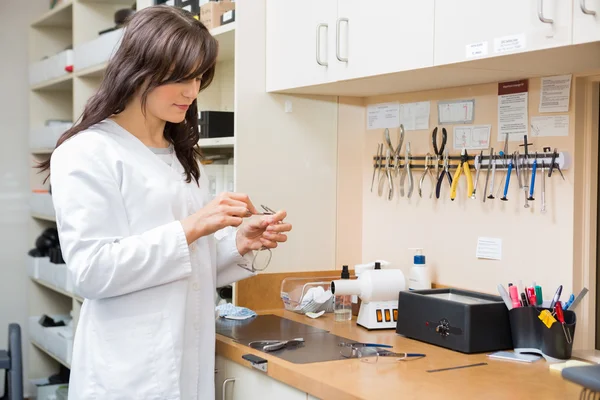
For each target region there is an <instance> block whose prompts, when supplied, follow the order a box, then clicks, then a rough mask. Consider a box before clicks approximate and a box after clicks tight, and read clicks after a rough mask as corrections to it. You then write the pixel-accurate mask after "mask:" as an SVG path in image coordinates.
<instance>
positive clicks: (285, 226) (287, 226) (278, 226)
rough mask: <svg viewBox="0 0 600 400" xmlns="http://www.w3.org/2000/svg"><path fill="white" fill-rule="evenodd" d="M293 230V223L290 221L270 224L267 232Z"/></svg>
mask: <svg viewBox="0 0 600 400" xmlns="http://www.w3.org/2000/svg"><path fill="white" fill-rule="evenodd" d="M291 230H292V224H288V223H281V224H275V225H269V226H268V227H267V232H289V231H291Z"/></svg>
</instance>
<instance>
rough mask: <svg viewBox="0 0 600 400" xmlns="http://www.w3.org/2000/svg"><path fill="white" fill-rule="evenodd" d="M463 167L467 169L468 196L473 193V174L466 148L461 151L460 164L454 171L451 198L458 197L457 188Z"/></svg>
mask: <svg viewBox="0 0 600 400" xmlns="http://www.w3.org/2000/svg"><path fill="white" fill-rule="evenodd" d="M462 169H464V170H465V175H466V177H467V197H469V196H471V193H473V177H472V176H471V169H470V167H469V155H468V154H467V150H466V149H462V152H461V153H460V164H458V166H457V167H456V172H455V173H454V178H453V179H452V186H451V188H450V200H454V199H455V198H456V188H457V186H458V180H459V178H460V174H461V173H462Z"/></svg>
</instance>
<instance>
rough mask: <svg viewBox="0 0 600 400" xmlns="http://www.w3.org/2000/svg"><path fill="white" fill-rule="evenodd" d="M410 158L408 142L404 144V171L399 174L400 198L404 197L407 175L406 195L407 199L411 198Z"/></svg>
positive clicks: (412, 184)
mask: <svg viewBox="0 0 600 400" xmlns="http://www.w3.org/2000/svg"><path fill="white" fill-rule="evenodd" d="M410 158H411V153H410V142H408V143H407V144H406V150H405V154H404V169H403V170H402V173H400V196H402V197H404V179H405V178H406V176H407V175H408V193H407V197H408V198H410V196H412V192H413V186H414V182H413V176H412V172H411V170H410Z"/></svg>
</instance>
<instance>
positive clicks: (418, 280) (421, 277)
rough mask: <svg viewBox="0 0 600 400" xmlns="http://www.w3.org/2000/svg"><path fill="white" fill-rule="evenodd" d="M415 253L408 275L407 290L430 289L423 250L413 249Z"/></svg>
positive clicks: (429, 278) (429, 279)
mask: <svg viewBox="0 0 600 400" xmlns="http://www.w3.org/2000/svg"><path fill="white" fill-rule="evenodd" d="M413 250H415V251H416V254H415V257H414V262H413V266H412V268H411V269H410V272H409V274H408V290H422V289H431V277H430V276H429V268H427V265H426V264H425V256H424V255H423V249H420V248H417V249H413Z"/></svg>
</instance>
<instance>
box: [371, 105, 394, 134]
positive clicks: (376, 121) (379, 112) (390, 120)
mask: <svg viewBox="0 0 600 400" xmlns="http://www.w3.org/2000/svg"><path fill="white" fill-rule="evenodd" d="M399 117H400V103H398V102H392V103H379V104H371V105H370V106H368V107H367V129H369V130H370V129H382V128H397V127H399V126H400V118H399Z"/></svg>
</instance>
